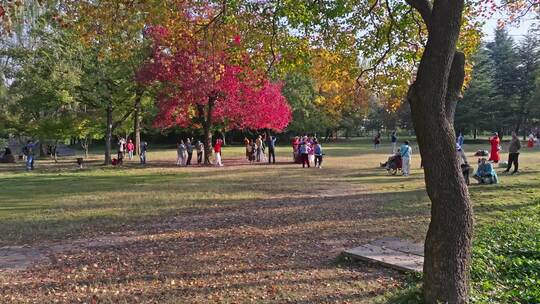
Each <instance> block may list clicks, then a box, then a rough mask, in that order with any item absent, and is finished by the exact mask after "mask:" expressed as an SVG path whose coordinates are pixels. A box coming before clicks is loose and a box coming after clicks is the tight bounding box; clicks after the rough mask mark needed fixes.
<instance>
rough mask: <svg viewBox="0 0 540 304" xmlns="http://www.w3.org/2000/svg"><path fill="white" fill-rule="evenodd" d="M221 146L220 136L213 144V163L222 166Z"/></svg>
mask: <svg viewBox="0 0 540 304" xmlns="http://www.w3.org/2000/svg"><path fill="white" fill-rule="evenodd" d="M222 146H223V140H221V138H218V139H217V140H216V144H215V145H214V153H215V155H216V162H215V165H216V166H219V167H223V163H222V162H221V147H222Z"/></svg>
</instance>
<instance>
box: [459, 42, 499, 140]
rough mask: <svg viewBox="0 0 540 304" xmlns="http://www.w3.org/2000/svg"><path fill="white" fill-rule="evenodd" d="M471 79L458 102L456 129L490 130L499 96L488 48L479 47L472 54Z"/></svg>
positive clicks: (493, 122)
mask: <svg viewBox="0 0 540 304" xmlns="http://www.w3.org/2000/svg"><path fill="white" fill-rule="evenodd" d="M473 61H474V63H475V65H474V70H473V73H472V80H471V82H470V83H469V87H468V88H467V89H466V90H465V93H464V95H463V99H462V100H461V101H460V102H458V105H457V109H456V117H455V122H454V123H455V126H456V130H461V131H463V132H467V131H475V130H491V129H492V128H493V126H494V125H496V124H497V121H498V119H499V118H500V117H499V111H498V109H497V108H496V107H494V105H496V104H501V102H498V100H500V99H501V98H500V97H499V96H498V94H497V89H496V87H495V80H494V74H495V64H494V62H493V60H492V59H491V57H490V53H489V50H488V49H486V48H485V47H481V48H480V49H479V50H478V52H477V53H476V54H475V55H474V57H473Z"/></svg>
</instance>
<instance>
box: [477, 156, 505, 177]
mask: <svg viewBox="0 0 540 304" xmlns="http://www.w3.org/2000/svg"><path fill="white" fill-rule="evenodd" d="M473 178H474V179H476V180H477V181H478V182H479V183H480V184H497V183H498V182H499V177H498V176H497V172H495V169H493V165H492V164H491V163H490V162H488V161H487V158H486V157H482V158H481V159H480V164H478V169H477V170H476V173H475V174H474V176H473Z"/></svg>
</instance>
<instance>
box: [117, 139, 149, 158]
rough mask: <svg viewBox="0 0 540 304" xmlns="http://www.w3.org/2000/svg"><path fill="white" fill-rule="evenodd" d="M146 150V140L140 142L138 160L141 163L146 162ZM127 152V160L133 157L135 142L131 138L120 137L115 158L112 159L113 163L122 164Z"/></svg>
mask: <svg viewBox="0 0 540 304" xmlns="http://www.w3.org/2000/svg"><path fill="white" fill-rule="evenodd" d="M147 150H148V143H147V142H146V141H143V142H141V147H140V152H139V160H140V163H141V164H143V165H144V164H146V151H147ZM126 154H127V157H128V159H129V160H132V159H133V156H134V154H135V144H134V143H133V141H132V140H131V139H127V140H126V139H125V138H123V137H120V139H119V140H118V152H117V158H114V159H113V160H112V164H113V165H122V164H123V163H124V158H125V156H126Z"/></svg>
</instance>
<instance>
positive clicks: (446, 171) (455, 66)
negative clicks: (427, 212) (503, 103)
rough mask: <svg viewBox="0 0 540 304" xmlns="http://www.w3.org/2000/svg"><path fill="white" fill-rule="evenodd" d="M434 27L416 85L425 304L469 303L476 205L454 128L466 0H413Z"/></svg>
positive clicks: (410, 98) (410, 95) (412, 99)
mask: <svg viewBox="0 0 540 304" xmlns="http://www.w3.org/2000/svg"><path fill="white" fill-rule="evenodd" d="M408 2H409V4H411V5H412V6H413V7H415V8H417V9H419V11H420V12H421V14H422V17H423V18H424V20H425V22H426V24H427V25H428V31H429V36H428V41H427V44H426V48H425V51H424V54H423V56H422V60H421V62H420V66H419V68H418V73H417V77H416V81H415V82H414V83H413V84H412V85H411V87H410V89H409V93H408V97H407V98H408V101H409V103H410V105H411V112H412V118H413V122H414V129H415V132H416V136H417V140H418V144H419V147H420V154H421V156H422V161H423V164H424V172H425V182H426V189H427V193H428V196H429V198H430V200H431V222H430V224H429V229H428V233H427V236H426V241H425V248H424V254H425V257H424V301H425V303H428V304H431V303H467V302H468V299H469V268H470V260H471V238H472V229H473V220H472V206H471V203H470V199H469V193H468V190H467V186H466V184H465V181H464V179H463V176H462V173H461V168H459V165H458V161H457V157H456V155H457V153H456V143H455V131H454V127H453V121H454V117H453V116H454V113H455V107H456V103H457V100H458V98H459V96H460V93H461V87H462V85H463V78H464V72H463V68H464V67H463V66H464V55H463V54H462V53H460V52H456V44H457V39H458V37H459V32H460V27H461V18H462V11H463V0H455V1H449V0H436V1H435V2H434V3H433V7H432V8H431V6H430V4H429V2H428V1H423V0H409V1H408Z"/></svg>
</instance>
